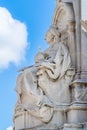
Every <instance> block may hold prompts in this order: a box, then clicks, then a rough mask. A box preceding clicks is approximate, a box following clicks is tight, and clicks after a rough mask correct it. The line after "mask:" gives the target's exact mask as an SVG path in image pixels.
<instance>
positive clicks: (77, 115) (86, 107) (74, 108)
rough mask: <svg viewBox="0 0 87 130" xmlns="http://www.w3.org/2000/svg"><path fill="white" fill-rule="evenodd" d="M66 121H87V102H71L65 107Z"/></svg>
mask: <svg viewBox="0 0 87 130" xmlns="http://www.w3.org/2000/svg"><path fill="white" fill-rule="evenodd" d="M67 122H68V123H83V122H87V104H80V103H78V104H75V103H74V104H72V105H71V106H70V107H69V108H68V109H67Z"/></svg>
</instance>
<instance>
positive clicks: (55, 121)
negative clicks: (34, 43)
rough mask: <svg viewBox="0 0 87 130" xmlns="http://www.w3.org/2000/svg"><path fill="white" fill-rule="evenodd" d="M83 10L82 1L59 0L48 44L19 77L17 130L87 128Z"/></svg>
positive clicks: (48, 32) (85, 24)
mask: <svg viewBox="0 0 87 130" xmlns="http://www.w3.org/2000/svg"><path fill="white" fill-rule="evenodd" d="M80 12H81V1H80V0H77V1H76V0H57V1H56V9H55V12H54V16H53V20H52V25H51V27H50V28H49V29H48V31H47V33H46V42H47V43H48V44H49V47H48V48H47V49H46V50H45V51H44V52H41V51H39V52H38V53H37V54H36V56H35V64H34V65H33V66H30V67H27V68H25V69H22V70H21V71H22V72H21V73H20V75H19V76H18V78H17V83H16V88H15V90H16V92H17V95H18V100H17V103H16V105H15V110H14V130H87V55H86V48H87V42H86V41H87V22H86V21H83V20H81V13H80ZM82 27H83V28H84V29H81V28H82ZM84 30H85V31H84Z"/></svg>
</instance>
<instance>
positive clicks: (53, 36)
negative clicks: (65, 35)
mask: <svg viewBox="0 0 87 130" xmlns="http://www.w3.org/2000/svg"><path fill="white" fill-rule="evenodd" d="M60 37H61V33H60V32H59V30H58V28H57V27H56V26H51V27H50V28H49V30H48V31H47V33H46V36H45V40H46V42H47V43H49V44H53V43H55V42H56V41H57V42H59V41H60Z"/></svg>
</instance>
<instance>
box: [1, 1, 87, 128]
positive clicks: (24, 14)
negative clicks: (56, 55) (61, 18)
mask: <svg viewBox="0 0 87 130" xmlns="http://www.w3.org/2000/svg"><path fill="white" fill-rule="evenodd" d="M83 2H84V3H85V2H86V3H87V1H86V0H83ZM55 5H56V2H55V0H0V7H1V8H0V62H1V63H0V103H1V105H0V117H1V120H0V130H6V129H7V128H8V127H9V126H12V125H13V111H14V105H15V103H16V100H17V97H16V93H15V91H14V88H15V84H16V78H17V76H18V73H17V70H18V69H20V68H22V67H25V66H29V65H31V64H34V56H35V54H36V53H37V51H38V48H39V47H41V48H42V50H44V49H45V48H46V47H47V46H48V45H47V44H46V42H45V40H44V38H45V33H46V31H47V29H48V28H49V26H50V25H51V22H52V16H53V13H54V9H55ZM83 7H84V11H83V12H84V13H83V15H84V16H83V17H84V18H85V17H86V13H85V9H86V7H87V4H85V5H83ZM86 12H87V11H86ZM3 16H4V17H3ZM1 48H2V49H1ZM2 50H3V52H2ZM9 130H11V129H10V128H9Z"/></svg>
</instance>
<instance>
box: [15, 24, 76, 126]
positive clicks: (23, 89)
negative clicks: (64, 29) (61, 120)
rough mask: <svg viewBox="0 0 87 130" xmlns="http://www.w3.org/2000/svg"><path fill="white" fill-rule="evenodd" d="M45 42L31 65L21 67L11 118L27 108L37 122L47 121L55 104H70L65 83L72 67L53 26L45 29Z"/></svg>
mask: <svg viewBox="0 0 87 130" xmlns="http://www.w3.org/2000/svg"><path fill="white" fill-rule="evenodd" d="M46 41H47V43H49V48H48V49H46V50H45V51H44V52H41V51H39V52H38V53H37V54H36V56H35V65H33V66H30V67H27V68H25V69H23V71H22V73H21V74H20V75H19V77H18V78H17V84H16V88H15V90H16V92H17V95H18V101H17V103H16V106H15V114H14V117H15V116H16V115H17V114H18V113H20V112H23V111H28V112H29V114H30V115H31V116H33V117H36V118H37V119H38V120H40V121H41V122H43V123H49V122H50V121H51V120H52V118H53V116H54V108H55V107H56V106H58V105H61V104H68V103H70V93H69V85H70V83H71V81H72V79H73V76H74V70H73V68H72V63H71V57H70V53H69V50H68V47H67V46H66V45H65V44H64V43H63V42H61V32H60V31H59V30H58V28H57V27H56V26H51V27H50V28H49V30H48V32H47V34H46ZM62 95H63V96H62Z"/></svg>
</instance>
